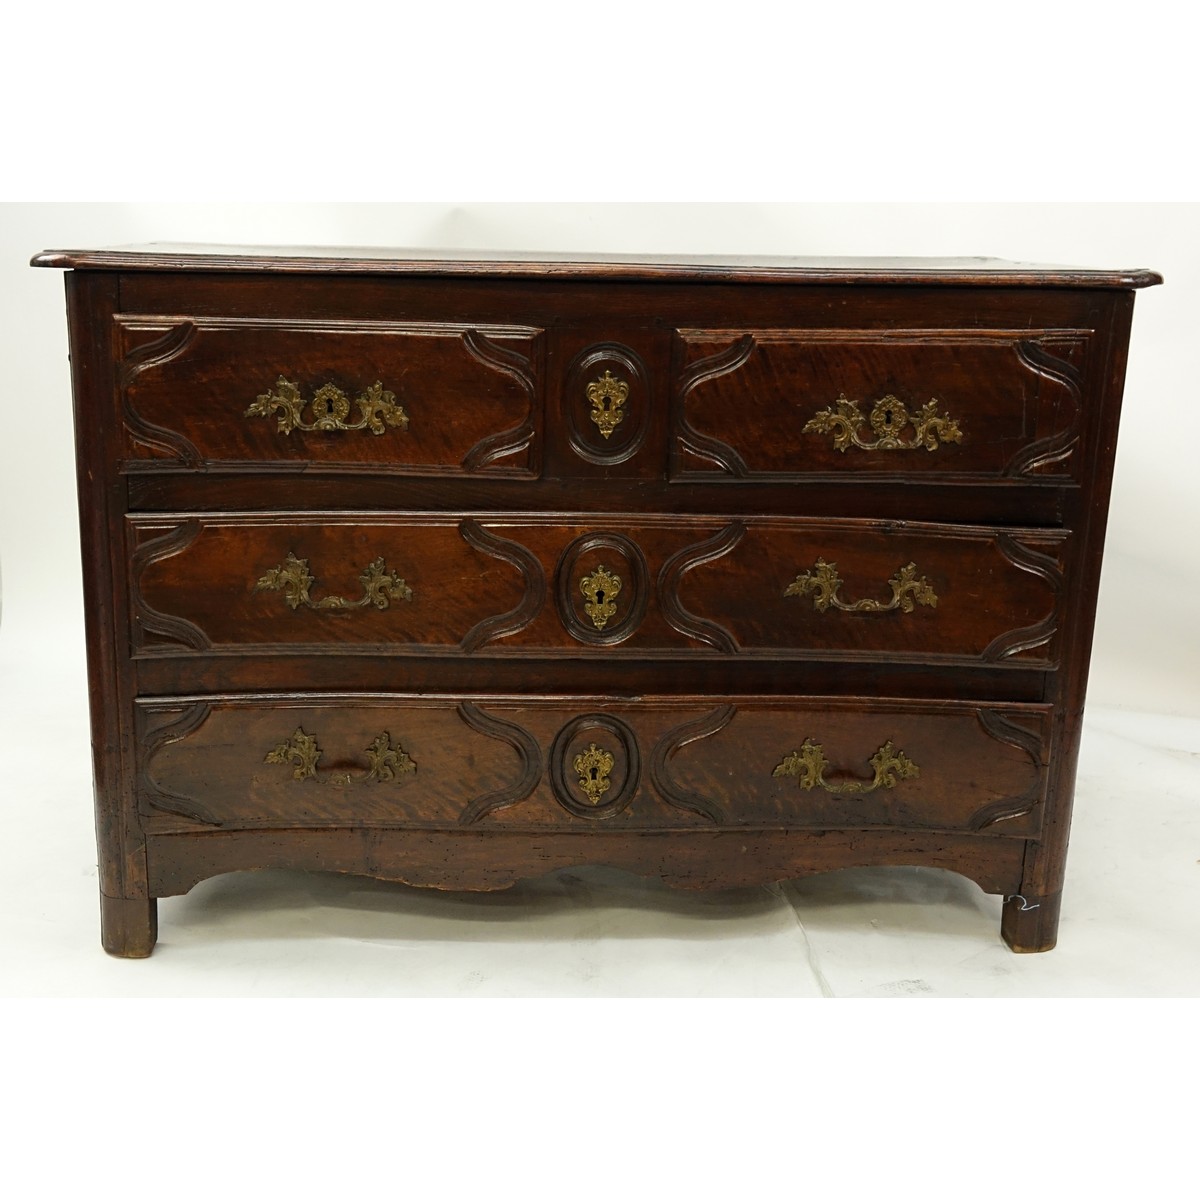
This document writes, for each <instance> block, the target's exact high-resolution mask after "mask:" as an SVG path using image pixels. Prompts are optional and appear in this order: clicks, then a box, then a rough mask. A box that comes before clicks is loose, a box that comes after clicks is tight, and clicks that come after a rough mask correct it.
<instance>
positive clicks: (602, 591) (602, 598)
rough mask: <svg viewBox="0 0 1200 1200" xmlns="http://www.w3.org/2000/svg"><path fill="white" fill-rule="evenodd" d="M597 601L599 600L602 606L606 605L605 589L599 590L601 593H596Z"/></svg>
mask: <svg viewBox="0 0 1200 1200" xmlns="http://www.w3.org/2000/svg"><path fill="white" fill-rule="evenodd" d="M596 599H597V600H598V601H599V602H600V603H601V604H603V603H604V589H603V588H601V589H600V590H599V591H598V592H597V593H596Z"/></svg>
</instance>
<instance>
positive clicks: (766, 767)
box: [137, 695, 1051, 837]
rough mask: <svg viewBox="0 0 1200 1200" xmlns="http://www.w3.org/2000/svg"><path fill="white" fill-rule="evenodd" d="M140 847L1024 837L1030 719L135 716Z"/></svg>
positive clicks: (1033, 718) (302, 713)
mask: <svg viewBox="0 0 1200 1200" xmlns="http://www.w3.org/2000/svg"><path fill="white" fill-rule="evenodd" d="M137 708H138V732H139V737H140V770H139V773H138V788H139V805H140V809H141V812H142V814H143V823H144V824H145V827H146V829H147V831H148V832H152V833H153V832H159V833H161V832H170V831H176V830H183V829H196V828H204V827H216V828H222V829H239V828H240V829H248V828H272V827H273V828H286V829H308V828H313V829H315V828H334V827H341V828H345V827H363V826H375V827H390V828H424V829H439V828H440V829H448V828H461V827H463V826H473V827H475V828H477V829H480V830H484V829H488V828H492V829H512V830H516V829H523V830H535V831H536V830H545V831H548V830H554V831H556V832H570V831H578V832H581V833H588V832H595V831H597V830H598V829H601V828H603V829H604V830H605V831H606V832H615V831H620V830H645V829H660V830H661V829H686V828H704V827H711V826H712V825H713V824H717V825H723V826H733V827H742V828H747V829H753V828H758V829H779V828H806V829H821V828H826V829H866V828H874V827H880V828H893V829H937V830H948V831H950V830H952V831H958V832H980V831H984V832H988V833H995V834H1007V835H1011V836H1018V837H1030V836H1033V835H1035V834H1036V832H1037V830H1038V828H1039V826H1040V823H1041V809H1042V800H1043V797H1044V794H1045V787H1046V766H1047V758H1048V749H1049V739H1050V714H1051V709H1050V706H1048V705H1039V704H995V705H979V704H976V703H967V702H946V701H921V700H862V699H854V700H847V699H844V698H827V697H812V696H807V697H801V698H792V697H778V696H770V697H768V696H729V697H715V696H672V697H661V698H639V699H636V700H631V699H624V700H620V699H611V698H602V697H579V696H572V697H538V698H530V697H524V696H495V695H487V696H484V695H473V696H436V697H435V696H420V697H418V696H402V695H388V696H378V695H372V696H353V695H338V696H330V695H319V696H318V695H311V696H295V695H291V696H286V697H285V696H216V697H203V698H198V697H188V698H182V699H162V700H142V701H139V702H138V705H137Z"/></svg>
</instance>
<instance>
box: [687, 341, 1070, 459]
mask: <svg viewBox="0 0 1200 1200" xmlns="http://www.w3.org/2000/svg"><path fill="white" fill-rule="evenodd" d="M676 337H677V339H678V341H679V346H678V347H677V351H676V361H677V362H678V363H679V364H680V366H679V377H678V382H677V385H676V401H675V415H674V429H675V450H674V453H673V457H672V468H671V470H672V476H673V477H678V478H681V479H691V478H693V477H699V478H703V477H704V476H705V475H706V474H711V473H712V472H713V470H714V468H715V469H716V470H718V471H720V472H723V473H724V474H725V475H727V476H730V477H733V478H737V479H759V478H764V477H772V476H778V477H783V478H788V479H791V478H796V477H801V476H804V475H807V474H814V473H815V474H822V475H845V474H847V473H848V474H850V475H854V476H861V475H872V474H874V475H887V476H896V477H903V478H904V479H905V480H906V481H908V482H910V483H912V482H916V481H917V480H923V479H926V478H929V477H937V476H947V477H951V478H969V477H972V476H976V477H978V476H990V477H994V478H996V479H1020V478H1021V477H1022V476H1023V475H1024V474H1025V473H1027V472H1032V471H1034V470H1036V471H1038V472H1040V473H1041V474H1043V475H1044V474H1046V473H1048V472H1050V471H1057V472H1060V473H1063V474H1067V475H1072V474H1073V464H1072V461H1071V458H1072V451H1073V447H1074V446H1075V445H1076V444H1077V441H1078V427H1077V422H1078V416H1079V395H1080V384H1079V380H1080V378H1081V373H1082V371H1083V370H1084V368H1085V366H1086V362H1087V348H1088V345H1089V343H1090V340H1091V338H1092V331H1091V330H1089V329H1080V330H1045V331H1036V330H1002V329H999V330H989V329H942V330H937V329H893V330H888V331H886V332H882V331H879V330H869V331H868V330H854V329H804V330H786V329H785V330H776V329H755V330H751V331H743V330H739V329H725V330H699V329H681V330H678V331H677V332H676ZM1047 345H1053V346H1054V348H1055V353H1054V354H1052V353H1051V352H1050V351H1049V350H1048V349H1047ZM887 397H893V398H894V399H896V400H898V401H899V402H900V403H902V404H903V405H904V406H905V408H906V410H907V412H908V413H909V414H916V413H918V412H919V410H920V409H921V408H922V406H924V405H925V404H927V403H928V402H929V401H931V400H935V401H936V402H937V406H938V413H939V415H940V416H943V417H947V418H952V419H953V420H954V421H955V422H956V424H957V426H958V429H959V431H960V434H959V437H958V438H957V439H956V440H949V441H945V442H936V441H935V446H936V448H934V449H927V448H924V447H921V448H918V449H899V450H887V449H880V450H863V449H860V448H858V447H854V448H850V449H840V448H839V447H838V444H837V443H836V442H835V439H834V437H833V436H832V435H831V434H830V433H827V432H820V431H817V430H813V429H810V428H808V423H809V422H810V421H811V420H812V419H813V418H814V417H816V416H817V414H819V413H821V412H824V411H828V410H830V409H832V408H836V405H837V402H838V401H839V399H844V400H848V401H850V402H852V403H853V404H855V405H857V407H858V410H859V411H860V412H861V414H862V418H863V420H862V430H863V440H864V441H865V442H866V443H867V444H873V442H874V441H875V440H876V437H877V435H876V434H875V433H874V431H872V430H871V429H870V427H869V425H868V424H867V422H868V419H869V417H870V416H871V413H872V410H873V408H874V406H875V405H876V404H878V403H879V402H881V401H883V400H884V399H885V398H887ZM907 429H908V432H907V434H905V435H902V437H901V439H900V440H901V441H902V442H903V441H904V440H905V438H907V439H908V440H909V441H911V440H912V427H911V425H910V426H908V427H907Z"/></svg>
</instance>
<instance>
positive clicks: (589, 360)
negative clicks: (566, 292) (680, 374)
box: [563, 342, 650, 466]
mask: <svg viewBox="0 0 1200 1200" xmlns="http://www.w3.org/2000/svg"><path fill="white" fill-rule="evenodd" d="M591 385H596V386H595V387H593V389H592V394H593V396H597V397H600V398H601V399H600V400H599V401H598V402H599V403H601V404H603V397H604V396H606V395H609V394H617V393H618V392H619V394H620V396H622V397H623V398H622V399H621V400H620V404H619V407H618V408H616V409H615V410H611V404H610V411H604V412H601V411H597V403H598V402H597V401H594V400H593V399H592V398H591V397H589V386H591ZM649 401H650V397H649V388H648V385H647V383H646V370H645V367H643V366H642V360H641V359H640V358H639V357H638V356H637V355H636V354H635V353H634V352H633V351H632V350H631V349H629V347H628V346H621V345H619V344H617V343H615V342H606V343H604V344H602V345H598V346H590V347H588V349H586V350H585V351H583V353H582V354H580V355H579V357H578V358H576V359H575V361H574V362H573V363H572V364H571V367H570V370H568V372H567V381H566V391H565V394H564V397H563V409H564V412H565V413H566V418H567V420H566V426H567V437H568V439H569V441H570V443H571V449H572V450H574V451H575V453H576V454H578V455H579V457H580V458H582V459H585V460H586V461H587V462H590V463H595V464H596V465H597V466H609V465H612V464H614V463H622V462H626V461H627V460H628V459H631V458H632V457H633V456H634V455H635V454H636V453H637V452H638V451H639V450H640V449H641V448H642V443H643V442H644V441H645V440H646V431H647V429H648V427H649V423H648V421H647V416H648V415H649V409H650V403H649ZM605 429H607V430H608V433H607V436H606V435H605V433H604V430H605Z"/></svg>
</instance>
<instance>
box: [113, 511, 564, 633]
mask: <svg viewBox="0 0 1200 1200" xmlns="http://www.w3.org/2000/svg"><path fill="white" fill-rule="evenodd" d="M130 527H131V528H130V537H131V540H132V541H133V542H134V543H135V544H137V547H138V548H137V550H136V551H135V552H134V555H133V561H132V567H131V590H132V595H133V600H134V603H133V643H134V647H135V651H136V652H137V653H138V654H139V655H145V654H154V653H159V652H170V653H178V652H179V651H180V650H194V651H207V650H219V649H221V648H223V647H237V648H241V649H249V648H255V647H263V648H267V647H281V648H282V647H287V648H291V649H295V650H301V651H304V650H307V651H322V650H325V651H334V650H337V651H339V652H345V651H353V650H355V649H358V650H378V649H381V648H382V649H385V650H388V651H390V652H392V653H396V654H404V653H421V652H429V650H431V649H436V648H441V649H442V650H445V651H451V652H463V653H472V652H476V651H478V650H480V649H481V648H482V647H484V646H485V645H487V644H489V643H493V642H496V641H498V640H501V639H503V638H505V637H508V636H511V635H512V634H514V633H516V632H519V631H520V630H521V629H523V628H524V627H525V626H526V625H528V624H529V623H531V622H532V621H533V620H535V618H536V617H537V615H538V613H539V612H540V611H541V608H542V606H543V605H544V603H545V595H546V585H545V579H544V576H543V574H542V569H541V566H540V564H539V562H538V560H537V559H536V558H535V557H534V556H533V555H532V554H531V553H530V552H529V551H528V550H526V549H525V548H523V547H521V546H519V545H516V544H514V543H512V542H510V541H508V540H506V539H504V538H501V537H499V536H497V535H494V534H491V533H488V532H487V531H486V530H484V529H483V528H482V527H480V526H479V525H478V524H477V523H475V522H473V521H469V520H468V521H462V522H459V521H457V520H455V519H454V518H447V517H424V518H422V517H414V518H407V519H404V520H399V519H397V518H394V517H392V518H384V517H380V518H372V519H370V520H364V519H362V518H356V517H353V516H344V515H341V514H334V513H326V514H321V515H319V516H310V517H307V518H303V519H298V518H292V517H267V516H264V517H248V518H246V517H227V518H218V517H206V518H196V519H193V520H190V521H187V522H185V523H184V524H183V525H180V526H170V525H165V524H164V523H163V522H162V521H161V520H160V519H158V518H153V517H139V518H130Z"/></svg>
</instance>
